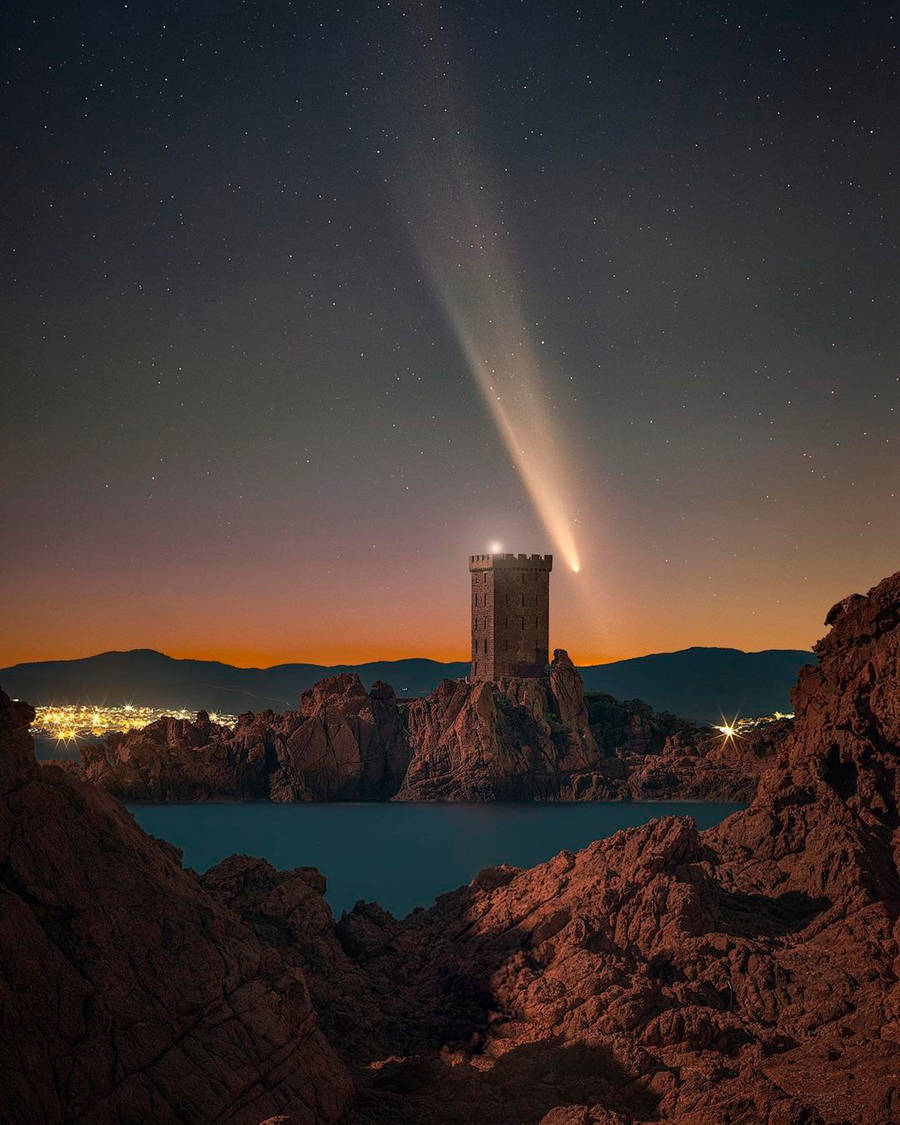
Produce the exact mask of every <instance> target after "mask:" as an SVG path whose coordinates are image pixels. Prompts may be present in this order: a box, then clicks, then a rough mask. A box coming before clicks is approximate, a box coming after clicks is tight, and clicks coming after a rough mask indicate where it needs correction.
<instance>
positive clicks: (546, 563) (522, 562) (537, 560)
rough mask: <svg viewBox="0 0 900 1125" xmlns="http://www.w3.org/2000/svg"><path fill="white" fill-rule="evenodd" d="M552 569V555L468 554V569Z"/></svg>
mask: <svg viewBox="0 0 900 1125" xmlns="http://www.w3.org/2000/svg"><path fill="white" fill-rule="evenodd" d="M516 569H522V570H548V571H549V570H552V569H553V556H552V555H509V554H501V555H469V570H516Z"/></svg>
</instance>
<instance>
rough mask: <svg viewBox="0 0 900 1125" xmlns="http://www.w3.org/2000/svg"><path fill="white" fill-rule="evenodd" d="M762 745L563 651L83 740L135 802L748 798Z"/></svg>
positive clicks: (86, 765) (350, 680)
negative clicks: (542, 667) (451, 676)
mask: <svg viewBox="0 0 900 1125" xmlns="http://www.w3.org/2000/svg"><path fill="white" fill-rule="evenodd" d="M667 739H669V741H668V742H667V741H666V740H667ZM752 742H753V740H750V741H748V742H747V744H746V746H745V745H744V744H743V743H742V744H741V751H740V752H737V753H732V754H730V755H728V754H727V752H726V750H725V749H723V748H719V747H717V746H716V738H715V737H712V738H711V737H710V732H709V729H708V728H699V727H695V726H692V725H691V724H689V723H686V722H685V721H683V720H681V719H678V718H676V717H675V716H674V715H665V714H663V715H657V714H654V712H653V710H652V709H651V708H650V707H649V706H648V705H647V704H645V703H642V702H641V701H640V700H631V701H628V702H624V703H622V702H619V701H618V700H615V699H613V698H612V697H611V696H607V695H599V694H595V695H591V696H585V694H584V690H583V687H582V682H581V677H580V675H579V674H578V672H577V670H576V669H575V667H574V666H573V664H572V662H571V660H570V659H569V657H568V655H567V653H566V652H565V651H564V650H562V649H557V650H556V651H555V653H554V656H553V662H552V664H551V665H550V667H549V669H548V671H547V675H546V676H545V677H543V678H537V677H535V678H527V679H505V680H502V681H500V682H499V683H496V684H491V683H487V682H479V683H473V684H469V683H466V682H465V681H462V680H445V681H444V682H443V683H442V684H441V685H440V686H439V687H438V688H437V689H436V690H435V691H434V692H432V693H431V695H429V696H427V697H426V698H425V699H419V700H414V701H412V702H411V703H409V704H408V705H407V706H406V707H405V714H404V713H403V712H402V711H401V708H400V707H399V706H398V703H397V699H396V696H395V694H394V691H393V689H392V688H391V687H390V686H389V685H388V684H384V683H376V684H374V685H373V686H372V688H371V690H370V691H366V689H365V688H364V687H363V685H362V683H361V682H360V680H359V677H358V676H356V675H355V674H354V675H349V674H342V675H338V676H332V677H330V678H328V679H326V680H323V681H321V683H318V684H316V685H315V686H314V687H312V688H310V689H309V690H308V691H306V692H304V693H303V696H302V697H301V700H300V705H299V708H298V710H296V711H288V712H285V713H284V714H283V715H278V714H275V713H274V712H272V711H262V712H260V713H258V714H253V713H250V712H248V713H247V714H244V715H240V716H239V717H238V720H237V723H236V724H235V727H234V729H233V730H230V729H229V728H227V727H223V726H218V725H216V724H214V723H212V722H211V721H210V718H209V715H208V714H207V713H206V712H205V711H201V712H199V713H198V715H197V719H196V721H195V722H190V721H188V720H184V719H173V718H164V719H160V720H158V721H157V722H155V723H151V724H150V725H149V726H147V727H144V728H143V729H140V730H132V731H129V732H128V733H126V734H112V735H109V736H108V737H107V739H106V741H105V742H100V743H93V744H87V745H85V746H83V747H82V748H81V758H82V766H83V769H84V772H85V774H86V776H87V777H88V778H90V779H91V780H92V781H97V782H99V783H100V784H102V785H103V786H105V787H106V788H107V789H109V790H110V791H111V792H113V793H115V794H116V796H118V797H120V798H121V799H122V800H126V801H206V800H266V799H268V800H273V801H331V800H344V801H367V800H375V801H378V800H389V799H391V798H394V797H396V798H397V799H399V800H409V801H423V800H454V801H455V800H471V801H493V800H619V799H629V798H631V797H648V798H676V797H685V798H696V799H704V800H736V801H740V800H749V799H750V798H751V797H752V795H753V792H754V791H755V786H756V781H757V778H758V774H759V762H758V760H757V757H758V756H757V754H756V752H755V751H753V750H752V748H751V743H752ZM744 750H746V754H743V751H744Z"/></svg>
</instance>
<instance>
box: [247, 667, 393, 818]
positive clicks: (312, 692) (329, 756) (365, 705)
mask: <svg viewBox="0 0 900 1125" xmlns="http://www.w3.org/2000/svg"><path fill="white" fill-rule="evenodd" d="M298 718H299V721H297V719H296V718H295V716H293V715H292V714H290V713H288V714H287V715H284V716H281V717H280V719H276V720H275V721H274V722H273V724H272V730H273V732H274V735H275V752H276V756H277V760H278V764H277V767H276V769H275V770H274V771H273V773H272V776H271V779H270V786H269V789H270V795H271V797H272V800H275V801H295V800H304V799H308V800H316V801H322V800H325V801H327V800H345V801H346V800H379V799H384V798H386V797H390V796H392V795H393V794H394V793H396V792H397V789H398V788H399V786H400V783H401V781H402V780H403V775H404V774H405V773H406V767H407V765H408V764H409V758H410V751H409V743H408V740H407V735H406V729H405V727H404V725H403V720H402V718H401V716H400V712H399V710H398V708H397V699H396V696H395V695H394V689H393V688H392V687H391V686H390V685H389V684H385V683H381V682H380V681H379V682H378V683H375V684H373V685H372V690H371V691H370V692H367V691H366V689H365V688H364V687H363V685H362V683H361V681H360V678H359V676H358V675H357V674H356V673H355V672H354V673H353V674H352V675H350V674H347V673H344V674H343V675H339V676H332V677H330V678H329V679H326V680H322V681H321V682H320V683H318V684H316V685H315V686H314V687H312V688H310V689H309V690H308V691H305V692H304V693H303V695H302V696H301V699H300V711H299V713H298Z"/></svg>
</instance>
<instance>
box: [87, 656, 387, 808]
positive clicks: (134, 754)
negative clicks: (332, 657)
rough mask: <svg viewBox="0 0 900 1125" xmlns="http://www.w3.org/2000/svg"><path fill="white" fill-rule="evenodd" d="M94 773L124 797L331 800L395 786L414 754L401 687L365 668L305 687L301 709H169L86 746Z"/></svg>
mask: <svg viewBox="0 0 900 1125" xmlns="http://www.w3.org/2000/svg"><path fill="white" fill-rule="evenodd" d="M81 758H82V765H83V768H84V771H85V774H86V776H87V777H89V778H90V779H91V780H92V781H97V782H99V783H100V784H101V785H103V786H104V787H105V788H107V789H109V790H110V791H111V792H112V793H115V794H116V796H118V797H120V798H121V799H122V800H125V801H129V800H133V801H144V800H149V801H206V800H257V799H261V798H271V799H272V800H274V801H304V800H312V801H327V800H379V799H385V798H387V797H390V796H392V795H393V794H394V793H395V792H396V791H397V788H398V787H399V785H400V782H401V779H402V778H403V775H404V773H405V771H406V766H407V764H408V761H409V745H408V741H407V736H406V731H405V728H404V726H403V721H402V718H401V716H400V712H399V709H398V707H397V701H396V698H395V696H394V692H393V689H392V688H391V687H389V686H388V685H387V684H382V683H376V684H374V685H373V686H372V690H371V691H370V692H367V691H366V690H365V688H364V687H363V685H362V683H361V682H360V679H359V677H358V676H357V675H355V674H354V675H340V676H332V677H331V678H330V679H326V680H323V681H322V682H321V683H319V684H316V686H315V687H314V688H311V689H310V690H309V691H306V692H304V693H303V696H302V698H301V700H300V709H299V710H298V711H288V712H286V713H285V714H283V715H275V714H273V712H271V711H263V712H261V713H260V714H258V715H254V714H252V713H248V714H245V715H241V716H239V718H238V721H237V723H236V725H235V727H234V730H233V731H232V730H229V729H228V728H227V727H222V726H216V725H215V724H213V723H211V722H210V721H209V716H208V715H207V714H206V712H205V711H201V712H199V714H198V715H197V721H196V722H193V723H192V722H189V721H188V720H184V719H172V718H163V719H159V720H157V721H156V722H155V723H151V724H150V725H149V726H146V727H144V728H142V729H140V730H132V731H129V732H127V733H126V734H113V735H110V736H109V737H108V738H107V739H106V741H105V742H100V743H94V744H90V745H87V746H85V747H83V748H82V749H81Z"/></svg>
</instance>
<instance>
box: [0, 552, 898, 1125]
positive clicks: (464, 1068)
mask: <svg viewBox="0 0 900 1125" xmlns="http://www.w3.org/2000/svg"><path fill="white" fill-rule="evenodd" d="M829 620H830V621H831V622H833V628H832V631H831V633H830V634H829V635H828V636H827V637H826V638H825V639H824V640H823V641H822V642H820V644H819V645H818V646H817V651H818V653H819V658H820V664H819V667H818V668H817V669H815V670H808V671H805V672H804V673H803V674H802V675H801V678H800V682H799V684H798V686H797V689H796V691H795V696H794V699H795V706H796V711H797V719H796V723H795V726H794V728H793V731H791V732H788V733H784V732H782V734H781V735H780V736H779V738H778V739H777V740H773V741H772V742H771V743H766V744H764V745H763V746H762V748H761V749H760V753H759V757H758V759H757V762H758V764H759V765H760V766H763V765H765V763H766V762H767V761H768V762H769V763H770V764H769V765H768V768H766V769H764V772H763V773H762V777H761V780H760V784H759V788H758V792H757V795H756V797H755V798H754V800H753V803H752V805H751V806H750V807H749V808H748V809H747V810H746V811H744V812H740V813H737V814H735V815H734V816H732V817H730V818H729V819H728V820H726V821H725V822H723V824H721V825H719V826H718V827H717V828H715V829H711V830H709V831H707V832H704V833H698V832H697V831H696V828H695V826H694V824H693V822H692V821H691V820H690V819H688V818H674V817H666V818H662V819H660V820H657V821H654V822H652V823H650V824H648V825H645V826H643V827H641V828H636V829H631V830H629V831H626V832H620V833H618V834H617V835H616V836H614V837H612V838H611V839H608V840H604V841H600V842H598V843H594V844H591V845H590V846H589V847H587V848H585V849H583V850H582V851H581V852H579V853H577V854H572V853H570V852H562V853H560V854H559V855H558V856H556V857H555V858H554V859H552V860H550V861H549V862H548V863H545V864H541V865H540V866H538V867H535V868H533V869H531V870H528V871H521V870H517V869H515V868H511V867H499V868H494V869H490V870H488V871H484V872H482V873H481V874H480V875H479V876H478V877H477V878H476V879H474V880H473V881H472V883H471V884H470V885H469V886H468V887H464V888H462V889H460V890H458V891H455V892H452V893H451V894H448V895H444V896H442V898H440V899H439V900H438V902H437V903H436V904H435V906H434V907H432V908H431V909H430V910H427V911H421V910H420V911H415V912H413V914H411V915H410V916H409V917H408V918H406V919H404V920H402V921H398V920H397V919H394V918H392V917H391V916H390V915H389V914H387V913H386V912H385V911H383V910H381V909H380V908H379V907H377V906H375V905H372V904H369V905H362V906H358V907H357V908H356V909H355V910H354V911H352V912H351V913H350V914H348V915H345V916H344V917H343V918H342V919H341V921H340V922H339V924H338V926H337V928H336V929H335V927H333V925H332V924H331V918H330V913H329V911H328V910H327V907H326V906H325V905H324V902H323V901H322V897H321V895H322V891H323V889H324V883H323V881H322V879H321V877H320V876H318V874H317V873H315V872H312V871H310V870H309V869H302V868H301V869H298V870H296V871H292V872H284V873H278V872H274V871H273V870H272V868H271V867H270V866H269V865H268V864H265V863H263V862H261V861H256V860H249V859H247V858H246V857H236V858H232V859H231V860H228V861H226V862H225V863H223V864H220V865H219V866H218V867H217V868H214V869H213V870H212V871H210V872H209V873H208V874H207V875H206V876H205V877H204V878H203V880H202V881H198V880H196V879H194V878H192V877H191V876H190V875H189V874H186V873H184V872H183V871H181V869H180V867H179V866H178V864H177V862H176V858H177V857H176V856H174V855H173V849H168V848H166V847H165V846H164V845H160V844H158V843H156V842H154V841H151V840H149V839H148V838H147V837H145V836H143V834H142V833H140V832H139V831H138V830H137V828H136V827H135V826H134V824H133V822H132V821H131V820H130V818H129V817H127V816H126V815H125V814H124V813H122V812H121V810H119V809H118V808H117V806H116V805H115V804H114V802H113V801H112V800H111V798H109V796H108V795H106V794H104V793H102V792H100V791H98V790H96V789H92V788H91V787H90V786H87V785H84V784H81V783H79V782H77V781H73V780H72V779H71V778H69V777H68V776H66V775H64V774H63V773H62V772H61V771H58V770H55V769H53V768H52V767H51V768H48V769H45V770H43V771H41V773H40V774H38V772H37V770H36V767H35V765H34V763H33V761H30V760H29V756H28V752H27V751H28V746H27V739H26V736H25V735H24V733H23V732H24V727H25V725H26V724H27V723H28V721H29V719H30V714H31V712H30V709H27V708H22V707H21V705H18V706H14V705H11V704H9V702H8V700H6V699H5V697H3V698H2V699H0V705H2V706H0V731H2V734H0V846H2V853H0V854H2V855H3V866H2V873H3V874H2V879H3V888H4V892H5V897H4V902H3V910H2V913H0V1000H2V1001H3V1003H2V1004H0V1067H2V1070H3V1074H4V1078H6V1075H10V1076H11V1078H10V1080H8V1081H5V1083H4V1084H3V1085H2V1087H0V1116H2V1117H3V1119H4V1120H6V1119H9V1120H11V1121H26V1120H29V1121H30V1120H50V1121H58V1120H61V1119H62V1118H64V1117H65V1119H67V1120H79V1119H80V1120H85V1121H87V1120H90V1121H92V1122H93V1121H98V1122H101V1125H102V1123H103V1122H105V1121H113V1120H126V1121H128V1120H170V1119H172V1117H173V1116H174V1112H173V1107H174V1106H175V1105H176V1104H177V1107H178V1110H177V1111H178V1114H179V1115H180V1119H183V1120H186V1121H191V1122H194V1121H196V1122H201V1121H203V1122H206V1121H210V1122H211V1121H214V1120H229V1121H230V1120H237V1121H250V1120H254V1121H258V1120H260V1119H261V1118H263V1117H264V1116H265V1115H266V1114H271V1113H273V1112H275V1113H278V1112H281V1111H284V1112H285V1113H286V1114H288V1116H289V1118H290V1120H292V1121H301V1122H304V1121H309V1122H312V1121H319V1120H321V1121H328V1120H334V1119H336V1117H337V1116H338V1115H339V1114H340V1113H341V1112H342V1110H343V1109H344V1108H345V1107H346V1103H347V1096H348V1085H347V1079H346V1074H345V1072H344V1071H343V1069H342V1068H341V1066H340V1064H338V1063H337V1061H336V1059H335V1058H334V1056H333V1055H332V1054H331V1053H330V1051H329V1050H328V1047H327V1045H326V1044H325V1042H324V1041H323V1040H322V1037H321V1034H320V1032H319V1031H318V1030H317V1028H316V1026H315V1022H314V1016H313V1013H312V1007H311V1006H310V1002H309V998H308V997H309V995H310V994H311V995H312V997H313V1000H314V1004H315V1006H317V1007H318V1008H319V1010H320V1011H321V1013H322V1027H323V1028H324V1030H325V1032H326V1033H327V1034H328V1035H329V1036H330V1037H331V1039H332V1041H333V1043H334V1044H335V1046H336V1047H337V1049H338V1050H339V1051H340V1053H341V1055H342V1056H343V1059H344V1060H345V1062H346V1063H347V1065H348V1066H349V1067H350V1068H351V1069H352V1072H353V1074H354V1077H355V1080H356V1089H357V1096H356V1103H355V1109H354V1110H353V1113H354V1118H353V1120H354V1121H355V1122H359V1123H361V1125H382V1123H385V1122H391V1123H393V1125H418V1123H421V1122H425V1121H427V1122H433V1123H436V1125H450V1123H451V1122H464V1121H478V1122H479V1123H485V1125H514V1123H515V1125H523V1123H524V1125H539V1123H542V1125H585V1123H593V1125H624V1123H625V1122H632V1121H676V1122H682V1123H685V1125H713V1123H719V1122H734V1123H738V1122H746V1123H751V1122H752V1123H755V1122H766V1123H768V1125H793V1123H806V1125H819V1123H823V1125H824V1123H834V1125H837V1123H844V1122H852V1123H859V1125H869V1123H873V1125H879V1123H883V1125H888V1123H892V1122H894V1121H897V1120H900V1082H898V1077H897V1076H898V1075H900V980H898V975H900V922H898V918H900V871H898V861H900V815H898V807H900V806H898V798H900V574H898V575H895V576H894V577H893V578H891V579H888V580H886V581H885V582H883V583H882V584H881V585H880V586H878V587H876V588H875V589H874V590H873V591H871V592H870V594H869V595H868V596H866V597H860V596H856V597H854V598H852V599H848V600H847V601H845V602H844V603H841V606H840V607H837V608H836V610H834V611H832V613H831V614H830V615H829ZM538 687H539V685H538ZM442 691H443V696H444V698H443V701H442V702H441V707H442V708H443V709H444V712H445V713H446V715H447V717H448V719H450V722H451V725H452V723H453V722H454V721H460V722H461V723H462V725H463V726H465V725H466V724H468V723H474V724H475V727H474V730H475V733H476V735H477V737H478V738H480V739H483V740H484V741H483V742H482V743H480V744H479V745H480V746H481V748H482V749H481V752H482V757H481V758H480V759H479V763H480V768H481V769H482V775H483V776H484V777H488V778H489V777H491V772H490V770H491V768H492V766H491V763H492V758H491V754H493V753H495V752H496V753H503V752H504V744H503V742H502V738H501V735H502V733H503V730H504V726H503V724H504V722H506V721H508V714H509V711H511V712H512V713H513V714H514V716H515V718H516V721H517V722H523V723H525V722H526V720H527V722H529V723H532V724H534V727H533V729H536V730H538V731H540V730H541V729H542V728H541V727H540V725H539V724H540V723H541V722H543V723H546V725H547V726H548V727H549V729H550V731H551V735H552V732H553V730H554V726H553V724H554V721H555V720H554V714H559V712H558V711H556V712H554V711H551V708H550V706H549V698H545V697H542V696H541V694H540V692H539V690H537V689H536V688H535V685H529V686H528V687H526V688H522V687H520V686H518V685H517V686H515V687H512V686H511V685H506V688H505V691H503V692H501V691H499V690H496V689H489V691H488V692H485V691H484V689H483V688H482V689H481V690H479V689H476V690H475V691H473V692H469V691H466V692H462V691H461V690H460V689H459V688H457V687H455V686H454V685H445V686H444V688H443V689H442ZM509 691H512V693H513V696H512V698H511V697H510V695H509V694H506V693H507V692H509ZM340 695H341V693H340V692H339V693H338V696H339V697H340ZM321 703H322V701H321V700H320V701H319V703H318V704H317V705H316V706H317V709H318V708H319V707H320V706H321ZM454 706H456V711H455V713H454V711H453V708H454ZM411 710H412V708H411ZM318 713H319V712H318V710H317V714H318ZM419 713H420V717H421V718H422V720H423V722H424V721H425V720H427V718H428V710H427V708H419ZM454 714H455V718H453V716H454ZM522 716H525V718H522ZM460 717H462V718H460ZM323 721H326V720H323ZM329 729H331V728H329ZM528 729H529V730H531V729H532V728H528ZM557 752H558V755H559V760H565V758H566V756H567V755H570V754H581V753H584V744H583V743H582V744H580V745H579V747H578V748H577V749H576V750H573V749H572V746H571V743H570V742H569V740H568V738H566V739H565V740H564V741H563V740H560V742H559V745H558V747H557ZM677 752H678V753H680V754H683V755H685V756H686V757H688V758H693V757H696V755H692V754H691V752H690V746H689V744H688V743H684V745H683V746H681V748H680V749H678V751H677ZM732 752H734V753H743V751H737V750H733V748H731V749H729V750H728V751H727V753H726V755H725V757H723V758H722V759H721V761H720V765H721V767H722V768H725V767H726V766H727V765H728V757H727V755H728V754H731V753H732ZM454 753H456V750H455V749H454V745H453V743H452V741H451V742H450V743H447V742H446V741H445V740H443V735H442V736H441V737H438V739H437V743H436V744H435V745H434V747H433V760H434V761H435V762H438V761H441V760H443V761H447V762H449V763H450V764H451V765H452V766H453V767H454V768H455V767H456V765H457V764H458V765H459V766H460V767H461V768H469V767H468V765H467V763H466V762H464V761H461V762H459V763H455V762H454V761H453V755H454ZM675 753H676V750H675V749H673V748H671V747H670V750H669V751H668V752H666V753H665V754H663V755H662V756H663V757H667V756H668V757H671V756H672V755H674V754H675ZM754 754H755V751H754ZM709 756H711V751H710V753H709V754H708V755H707V757H709ZM692 768H694V769H695V771H699V770H700V765H699V763H698V762H697V761H695V762H694V765H693V767H692ZM473 776H474V775H473ZM238 916H240V917H241V918H242V919H243V922H240V921H238ZM305 980H308V981H309V994H308V993H307V991H306V988H305V986H304V983H303V982H304V981H305ZM3 990H5V991H3ZM229 1096H232V1097H233V1099H234V1101H233V1104H232V1105H229V1104H228V1101H227V1099H228V1097H229ZM251 1112H252V1113H253V1114H254V1116H253V1117H252V1118H251V1117H250V1116H249V1115H250V1113H251Z"/></svg>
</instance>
